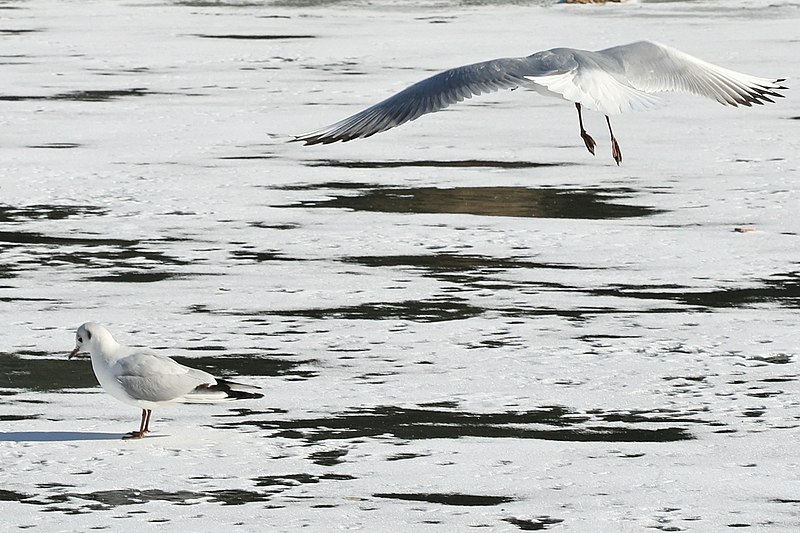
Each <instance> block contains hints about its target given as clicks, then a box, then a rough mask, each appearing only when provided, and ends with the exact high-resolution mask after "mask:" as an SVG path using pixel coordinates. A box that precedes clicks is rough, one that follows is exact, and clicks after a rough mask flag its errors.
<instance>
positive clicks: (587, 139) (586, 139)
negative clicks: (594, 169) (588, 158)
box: [575, 102, 597, 155]
mask: <svg viewBox="0 0 800 533" xmlns="http://www.w3.org/2000/svg"><path fill="white" fill-rule="evenodd" d="M575 108H576V109H577V110H578V125H579V126H580V127H581V139H583V144H585V145H586V149H587V150H589V153H590V154H592V155H594V147H595V144H597V143H595V142H594V139H592V136H591V135H589V134H588V133H586V130H585V129H583V116H581V104H579V103H577V102H576V103H575Z"/></svg>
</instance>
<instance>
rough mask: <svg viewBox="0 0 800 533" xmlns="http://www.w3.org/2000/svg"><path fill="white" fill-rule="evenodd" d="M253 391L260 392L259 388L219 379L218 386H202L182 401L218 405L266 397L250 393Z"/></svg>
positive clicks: (257, 393) (258, 393)
mask: <svg viewBox="0 0 800 533" xmlns="http://www.w3.org/2000/svg"><path fill="white" fill-rule="evenodd" d="M252 390H258V387H254V386H253V385H244V384H242V383H234V382H233V381H227V380H224V379H220V378H217V383H216V384H214V385H208V384H203V385H200V386H199V387H197V388H196V389H194V390H193V391H192V392H190V393H189V394H187V395H185V396H183V397H182V398H181V401H182V402H184V403H217V402H225V401H231V400H257V399H258V398H263V397H264V395H263V394H261V393H260V392H249V391H252Z"/></svg>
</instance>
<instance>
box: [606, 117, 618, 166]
mask: <svg viewBox="0 0 800 533" xmlns="http://www.w3.org/2000/svg"><path fill="white" fill-rule="evenodd" d="M606 123H607V124H608V133H610V134H611V157H613V158H614V161H616V162H617V166H619V164H620V163H622V152H621V151H620V149H619V143H618V142H617V138H616V137H614V132H613V131H611V119H609V118H608V115H606Z"/></svg>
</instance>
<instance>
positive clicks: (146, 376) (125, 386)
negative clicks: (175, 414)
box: [89, 324, 226, 409]
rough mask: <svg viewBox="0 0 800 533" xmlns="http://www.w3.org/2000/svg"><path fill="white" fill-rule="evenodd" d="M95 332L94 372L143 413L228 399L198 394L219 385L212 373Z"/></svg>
mask: <svg viewBox="0 0 800 533" xmlns="http://www.w3.org/2000/svg"><path fill="white" fill-rule="evenodd" d="M94 331H95V332H96V333H94V335H93V339H92V340H93V341H94V342H92V343H91V344H90V349H89V354H90V355H91V358H92V370H94V375H95V376H96V377H97V381H98V382H99V383H100V385H101V386H102V387H103V389H105V391H106V392H107V393H109V394H110V395H111V396H113V397H114V398H116V399H117V400H119V401H121V402H124V403H127V404H130V405H133V406H135V407H139V408H140V409H154V408H156V407H159V406H162V405H165V404H168V403H174V402H186V403H206V402H217V401H223V400H225V399H226V395H225V394H224V393H222V392H219V391H211V392H209V393H202V391H197V387H201V386H204V385H205V386H207V387H210V386H213V385H216V384H217V380H216V378H215V377H214V376H212V375H211V374H209V373H208V372H204V371H202V370H197V369H195V368H190V367H187V366H184V365H182V364H180V363H178V362H176V361H175V360H173V359H171V358H169V357H166V356H164V355H159V354H157V353H155V352H152V351H149V350H145V349H142V348H130V347H128V346H122V345H121V344H119V343H118V342H117V341H115V340H114V338H113V337H112V336H111V333H109V331H108V330H107V329H105V328H104V327H102V326H100V325H99V324H95V325H94ZM95 339H96V340H95Z"/></svg>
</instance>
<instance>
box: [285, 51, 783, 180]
mask: <svg viewBox="0 0 800 533" xmlns="http://www.w3.org/2000/svg"><path fill="white" fill-rule="evenodd" d="M782 81H784V80H783V79H768V78H758V77H755V76H750V75H748V74H742V73H740V72H735V71H733V70H728V69H726V68H723V67H719V66H717V65H712V64H711V63H707V62H705V61H703V60H701V59H698V58H696V57H693V56H690V55H689V54H686V53H684V52H681V51H680V50H676V49H675V48H672V47H669V46H665V45H663V44H658V43H654V42H649V41H639V42H635V43H631V44H626V45H622V46H615V47H613V48H606V49H605V50H599V51H597V52H590V51H586V50H576V49H574V48H553V49H552V50H546V51H544V52H537V53H535V54H533V55H530V56H528V57H519V58H502V59H493V60H491V61H484V62H482V63H474V64H472V65H465V66H463V67H456V68H453V69H450V70H445V71H444V72H440V73H439V74H436V75H435V76H431V77H430V78H427V79H425V80H422V81H420V82H418V83H415V84H414V85H412V86H411V87H408V88H407V89H405V90H403V91H400V92H399V93H397V94H395V95H394V96H392V97H390V98H387V99H386V100H383V101H382V102H379V103H377V104H375V105H373V106H372V107H369V108H367V109H365V110H363V111H361V112H359V113H356V114H355V115H353V116H351V117H348V118H346V119H344V120H341V121H339V122H337V123H335V124H332V125H330V126H328V127H326V128H322V129H319V130H316V131H312V132H310V133H306V134H303V135H298V136H296V137H295V138H294V139H293V140H294V141H300V142H304V143H305V144H306V145H309V144H328V143H333V142H336V141H351V140H353V139H359V138H362V137H369V136H371V135H375V134H376V133H380V132H382V131H386V130H388V129H391V128H394V127H395V126H399V125H401V124H404V123H406V122H408V121H410V120H414V119H416V118H419V117H420V116H422V115H424V114H427V113H433V112H436V111H440V110H442V109H444V108H445V107H447V106H449V105H450V104H455V103H457V102H461V101H463V100H464V99H466V98H471V97H473V96H477V95H480V94H483V93H488V92H494V91H498V90H500V89H515V88H517V87H523V88H526V89H533V90H534V91H536V92H538V93H540V94H543V95H545V96H553V97H557V98H563V99H564V100H568V101H570V102H574V103H575V107H576V108H577V110H578V126H579V127H580V135H581V139H583V142H584V144H585V145H586V149H587V150H589V152H590V153H591V154H592V155H594V148H595V144H596V143H595V140H594V139H593V138H592V136H591V135H589V134H588V133H587V132H586V130H585V129H584V127H583V116H582V115H581V110H582V109H583V108H584V107H586V108H588V109H591V110H593V111H598V112H600V113H603V114H604V115H605V117H606V124H608V131H609V133H610V135H611V155H612V157H613V158H614V161H616V163H617V165H619V164H620V163H621V162H622V152H621V150H620V148H619V143H618V142H617V139H616V138H615V137H614V132H613V131H612V129H611V119H610V118H609V117H610V116H611V115H616V114H619V113H624V112H627V111H638V110H645V109H649V108H652V107H654V106H655V105H657V104H658V102H659V99H658V98H657V97H656V96H654V95H653V93H658V92H665V91H677V92H686V93H693V94H697V95H699V96H705V97H707V98H710V99H712V100H716V101H717V102H719V103H720V104H722V105H728V106H733V107H737V106H740V105H743V106H748V107H750V106H751V105H753V104H764V103H765V102H772V101H773V100H772V98H776V97H782V96H783V95H781V94H780V93H778V92H777V91H780V90H784V89H786V87H784V86H782V85H781V84H780V83H781V82H782Z"/></svg>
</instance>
